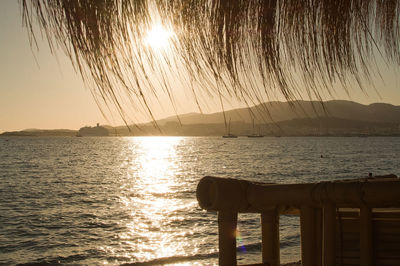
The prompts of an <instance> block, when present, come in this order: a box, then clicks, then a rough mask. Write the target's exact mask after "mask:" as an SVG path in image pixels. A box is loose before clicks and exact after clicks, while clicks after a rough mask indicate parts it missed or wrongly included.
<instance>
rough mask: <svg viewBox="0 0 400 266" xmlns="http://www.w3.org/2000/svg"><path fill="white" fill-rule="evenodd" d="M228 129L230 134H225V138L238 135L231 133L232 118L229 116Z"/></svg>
mask: <svg viewBox="0 0 400 266" xmlns="http://www.w3.org/2000/svg"><path fill="white" fill-rule="evenodd" d="M227 129H228V134H226V135H223V136H222V137H223V138H230V139H233V138H237V136H236V135H234V134H231V119H230V118H229V123H228V128H227Z"/></svg>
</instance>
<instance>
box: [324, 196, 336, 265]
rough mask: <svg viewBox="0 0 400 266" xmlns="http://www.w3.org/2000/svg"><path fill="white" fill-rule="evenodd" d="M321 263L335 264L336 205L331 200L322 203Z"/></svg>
mask: <svg viewBox="0 0 400 266" xmlns="http://www.w3.org/2000/svg"><path fill="white" fill-rule="evenodd" d="M322 215H323V217H322V220H323V229H322V230H323V265H324V266H334V265H336V254H335V251H336V243H335V242H336V241H335V240H336V206H335V204H334V203H333V202H325V203H324V204H323V214H322Z"/></svg>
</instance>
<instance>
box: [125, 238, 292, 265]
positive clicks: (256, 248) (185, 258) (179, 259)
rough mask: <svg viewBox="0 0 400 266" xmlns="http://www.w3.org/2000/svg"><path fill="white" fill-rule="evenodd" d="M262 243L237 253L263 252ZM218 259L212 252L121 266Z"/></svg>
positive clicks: (216, 253) (239, 250) (254, 244)
mask: <svg viewBox="0 0 400 266" xmlns="http://www.w3.org/2000/svg"><path fill="white" fill-rule="evenodd" d="M291 244H292V243H291V241H287V242H286V241H281V247H282V246H290V245H291ZM261 246H262V245H261V243H260V242H258V243H251V244H247V245H243V246H239V247H237V248H236V250H237V252H238V253H239V252H240V253H243V252H244V253H246V252H252V253H255V252H261ZM213 258H215V259H217V258H218V252H212V253H207V254H196V255H189V256H172V257H164V258H157V259H154V260H149V261H144V262H133V263H124V264H121V266H142V265H145V266H147V265H160V264H169V263H178V262H189V261H198V260H206V259H213Z"/></svg>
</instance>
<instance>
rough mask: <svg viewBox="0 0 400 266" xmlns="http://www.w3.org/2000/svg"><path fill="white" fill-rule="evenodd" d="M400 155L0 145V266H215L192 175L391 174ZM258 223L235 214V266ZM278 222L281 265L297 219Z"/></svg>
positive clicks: (292, 143) (277, 178)
mask: <svg viewBox="0 0 400 266" xmlns="http://www.w3.org/2000/svg"><path fill="white" fill-rule="evenodd" d="M322 154H323V155H324V158H321V157H320V155H322ZM399 157H400V138H372V137H371V138H284V137H282V138H261V139H248V138H238V139H235V140H226V139H222V138H220V137H218V138H217V137H214V138H213V137H205V138H203V137H198V138H190V137H143V138H139V137H133V138H132V137H126V138H125V137H124V138H113V137H110V138H96V137H93V138H50V137H43V138H40V137H38V138H36V137H35V138H29V137H27V138H10V139H9V140H8V141H5V139H1V138H0V169H1V171H0V192H1V193H0V210H1V212H0V213H1V215H0V224H1V225H2V226H0V243H1V244H2V247H3V251H2V252H3V253H2V254H1V255H0V264H5V265H15V264H18V263H44V264H47V265H50V264H60V263H61V264H67V265H70V264H74V265H98V264H102V263H104V264H107V263H108V264H112V265H118V264H123V263H145V262H151V263H153V264H168V263H169V264H174V265H196V264H198V265H212V264H215V263H217V261H218V252H217V248H218V227H217V215H216V213H215V212H206V211H204V210H201V209H200V208H199V206H198V203H197V200H196V193H195V192H196V186H197V184H198V182H199V180H200V178H201V177H203V176H205V175H215V176H220V177H230V178H241V179H247V180H252V181H256V182H278V183H303V182H316V181H320V180H334V179H343V178H354V177H360V176H363V175H365V174H367V173H368V172H373V173H374V174H388V173H394V174H397V175H399V173H400V172H399V171H400V169H399V159H398V158H399ZM259 220H260V217H259V215H254V214H240V215H239V228H240V237H239V241H238V244H239V245H240V246H242V247H244V248H245V250H246V252H245V253H243V252H241V251H239V252H238V260H239V263H240V264H251V263H257V262H260V258H261V255H260V249H261V245H260V223H259ZM280 221H281V223H280V233H281V234H280V238H281V244H282V245H281V248H282V249H281V261H282V262H290V261H295V260H297V259H298V258H299V256H300V243H299V231H300V230H299V220H298V217H289V216H281V220H280Z"/></svg>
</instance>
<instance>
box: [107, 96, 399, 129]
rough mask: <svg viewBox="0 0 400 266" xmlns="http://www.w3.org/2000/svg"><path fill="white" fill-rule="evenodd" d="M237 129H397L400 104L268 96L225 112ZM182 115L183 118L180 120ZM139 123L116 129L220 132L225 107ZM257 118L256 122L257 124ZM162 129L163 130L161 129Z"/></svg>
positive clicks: (223, 126)
mask: <svg viewBox="0 0 400 266" xmlns="http://www.w3.org/2000/svg"><path fill="white" fill-rule="evenodd" d="M225 117H226V119H227V121H229V120H231V132H232V133H233V134H236V135H250V134H253V133H262V134H264V135H271V136H274V135H275V136H276V135H279V136H309V135H341V136H343V135H346V136H347V135H367V134H368V135H399V131H400V128H399V125H400V106H394V105H391V104H385V103H374V104H370V105H363V104H359V103H355V102H351V101H328V102H323V103H320V102H316V101H314V102H312V101H296V102H289V103H288V102H268V103H264V104H261V105H257V106H254V107H251V108H239V109H234V110H228V111H226V112H225ZM179 120H180V122H181V123H179ZM179 120H178V118H177V117H176V116H173V117H167V118H164V119H160V120H157V121H156V122H157V125H158V126H159V128H160V129H157V128H155V127H154V125H153V124H152V123H147V124H140V125H137V127H131V129H130V131H129V130H128V129H127V127H125V126H122V127H117V128H113V129H112V130H109V131H110V134H116V135H134V136H138V135H173V136H210V135H211V136H221V135H224V134H226V128H225V123H224V116H223V113H222V112H217V113H212V114H199V113H188V114H184V115H180V116H179ZM253 121H254V124H255V125H254V127H253ZM160 130H161V132H160Z"/></svg>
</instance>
